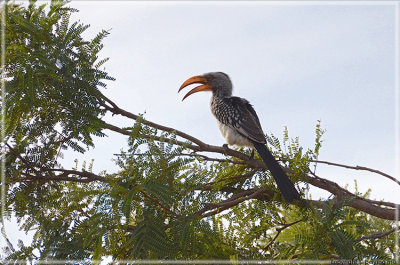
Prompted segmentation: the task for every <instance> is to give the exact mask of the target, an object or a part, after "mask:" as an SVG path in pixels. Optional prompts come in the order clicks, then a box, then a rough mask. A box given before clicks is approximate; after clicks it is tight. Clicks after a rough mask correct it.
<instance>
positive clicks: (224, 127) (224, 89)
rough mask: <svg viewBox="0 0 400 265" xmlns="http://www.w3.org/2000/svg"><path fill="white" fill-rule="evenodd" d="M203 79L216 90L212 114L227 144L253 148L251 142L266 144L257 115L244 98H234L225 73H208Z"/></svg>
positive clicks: (230, 84)
mask: <svg viewBox="0 0 400 265" xmlns="http://www.w3.org/2000/svg"><path fill="white" fill-rule="evenodd" d="M203 77H204V78H205V79H206V80H207V83H208V84H210V85H211V86H212V87H213V88H214V90H213V94H212V97H211V102H210V106H211V112H212V114H213V115H214V116H215V118H216V119H217V122H218V127H219V129H220V131H221V133H222V135H223V136H224V138H225V140H226V142H227V144H229V145H238V146H249V147H253V144H252V142H251V141H250V140H252V141H255V142H258V143H266V141H265V136H264V132H263V130H262V128H261V124H260V121H259V119H258V117H257V113H256V112H255V110H254V109H253V107H252V105H251V104H250V103H249V102H248V101H247V100H246V99H244V98H240V97H232V88H233V87H232V83H231V80H230V78H229V76H228V75H226V74H225V73H221V72H217V73H208V74H204V75H203Z"/></svg>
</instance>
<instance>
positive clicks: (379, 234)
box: [358, 226, 400, 241]
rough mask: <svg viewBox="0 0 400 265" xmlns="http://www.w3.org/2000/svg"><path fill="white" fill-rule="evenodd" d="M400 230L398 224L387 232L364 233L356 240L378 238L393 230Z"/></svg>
mask: <svg viewBox="0 0 400 265" xmlns="http://www.w3.org/2000/svg"><path fill="white" fill-rule="evenodd" d="M398 231H400V226H397V227H395V228H393V229H391V230H389V231H387V232H381V233H374V234H370V235H366V236H362V237H360V238H359V239H358V241H362V240H367V239H378V238H382V237H385V236H388V235H390V234H391V233H393V232H398Z"/></svg>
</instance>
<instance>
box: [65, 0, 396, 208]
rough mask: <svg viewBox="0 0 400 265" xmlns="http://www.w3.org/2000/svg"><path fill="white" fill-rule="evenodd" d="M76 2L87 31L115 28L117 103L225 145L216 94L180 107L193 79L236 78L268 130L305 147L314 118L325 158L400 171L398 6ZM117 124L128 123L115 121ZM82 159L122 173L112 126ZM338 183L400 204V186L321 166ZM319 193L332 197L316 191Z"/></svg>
mask: <svg viewBox="0 0 400 265" xmlns="http://www.w3.org/2000/svg"><path fill="white" fill-rule="evenodd" d="M304 3H305V2H296V3H294V2H286V3H285V4H282V3H279V4H277V3H274V2H258V1H257V2H217V3H213V2H167V3H164V2H134V1H132V2H129V1H121V2H92V1H90V2H81V1H79V2H78V1H73V2H72V3H71V6H72V7H75V8H77V9H79V10H80V12H79V13H77V14H76V15H74V16H73V17H72V19H73V20H77V19H80V20H81V21H82V22H84V23H86V24H91V27H90V29H89V30H88V31H87V33H86V36H88V37H93V36H94V34H95V33H96V32H98V31H100V30H101V29H110V28H111V29H112V30H111V34H110V36H109V37H108V38H107V39H106V40H105V42H104V44H105V47H104V49H103V51H102V55H103V56H104V57H110V61H109V62H107V64H106V70H107V71H108V72H109V74H110V75H112V76H114V77H116V81H115V82H111V83H109V87H108V89H107V90H106V91H105V92H104V93H105V94H106V95H107V96H109V97H110V98H111V99H112V100H113V101H114V102H116V103H117V104H118V105H119V106H120V107H122V108H124V109H126V110H129V111H130V112H133V113H143V112H146V115H145V117H146V118H147V119H149V120H151V121H154V122H157V123H160V124H163V125H166V126H170V127H174V128H177V129H179V130H182V131H185V132H187V133H189V134H192V135H193V136H196V137H197V138H199V139H201V140H204V141H206V142H208V143H210V144H215V145H222V144H223V143H224V140H223V138H222V136H221V135H220V132H219V131H218V128H217V125H216V122H215V120H214V117H213V116H212V115H211V113H210V110H209V98H210V94H207V93H199V94H196V95H194V96H192V97H189V98H188V99H187V100H185V101H184V102H181V99H182V97H183V94H177V90H178V88H179V86H180V85H181V83H182V82H183V81H185V80H186V79H187V78H188V77H191V76H193V75H197V74H202V73H205V72H211V71H223V72H225V73H227V74H228V75H230V77H231V79H232V81H233V84H234V94H235V95H236V96H240V97H244V98H247V99H248V100H249V101H250V102H251V103H252V104H253V105H254V108H255V109H256V111H257V113H258V116H259V117H260V120H261V124H262V126H263V129H264V130H265V131H266V132H268V133H273V134H274V135H276V136H278V137H280V138H281V136H282V130H283V127H284V126H288V128H289V133H290V135H291V136H292V137H295V136H299V137H300V141H301V143H302V144H303V146H304V148H307V147H312V146H313V144H314V128H315V124H316V121H317V120H318V119H321V120H322V127H323V128H325V129H326V130H327V132H326V134H325V136H324V143H323V147H322V150H321V156H320V159H321V160H328V161H332V162H338V163H344V164H348V165H362V166H367V167H371V168H374V169H378V170H381V171H383V172H386V173H388V174H392V175H394V169H395V162H394V139H395V138H394V137H395V136H394V116H395V115H394V110H395V100H394V95H395V88H394V74H395V73H394V62H395V60H394V49H395V43H394V42H395V37H394V36H395V24H394V23H395V17H394V15H395V8H394V5H393V4H390V5H388V4H387V3H388V2H385V3H382V4H371V2H369V3H367V2H365V3H366V4H362V3H361V2H357V4H354V5H351V4H335V3H334V2H327V3H326V4H323V3H321V2H318V3H317V2H308V3H309V4H307V5H304ZM113 120H117V125H120V126H128V125H130V123H126V122H129V121H126V120H124V119H120V118H115V117H113V118H112V119H109V121H113ZM109 136H110V137H108V138H103V139H99V140H98V141H96V144H97V148H96V149H95V150H93V151H90V152H88V153H87V154H86V155H85V156H79V155H78V154H71V153H66V154H65V165H71V164H72V163H71V161H72V160H73V159H74V158H79V159H80V161H81V162H82V160H83V159H86V160H90V159H91V158H95V160H96V161H95V165H94V169H95V171H100V170H103V169H109V170H111V171H112V170H115V169H116V167H115V165H114V164H113V162H112V161H111V159H112V154H113V153H118V152H119V150H120V149H121V148H125V147H126V140H125V139H124V138H123V137H119V136H116V135H115V134H113V133H109ZM317 174H319V175H320V176H321V177H324V178H328V179H329V180H332V181H335V182H337V183H339V184H340V185H345V184H350V186H351V189H350V190H353V179H357V181H358V186H359V190H360V191H362V192H364V191H366V190H367V189H368V188H372V189H373V192H372V198H376V199H386V200H390V201H396V202H400V200H399V196H398V194H399V191H400V187H399V186H397V185H395V184H394V183H393V182H390V181H387V180H385V179H384V178H381V177H378V176H377V175H372V174H366V173H362V172H352V171H349V170H345V169H340V170H339V169H336V168H332V167H324V166H319V168H318V170H317ZM312 194H313V197H314V198H318V197H320V196H322V197H325V198H326V195H327V193H323V192H319V191H317V190H314V191H313V192H312Z"/></svg>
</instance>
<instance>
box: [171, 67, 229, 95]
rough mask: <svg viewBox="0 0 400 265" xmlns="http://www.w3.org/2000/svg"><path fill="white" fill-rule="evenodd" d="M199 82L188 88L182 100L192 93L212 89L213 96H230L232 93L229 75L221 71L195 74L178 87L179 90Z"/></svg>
mask: <svg viewBox="0 0 400 265" xmlns="http://www.w3.org/2000/svg"><path fill="white" fill-rule="evenodd" d="M192 84H201V85H200V86H197V87H195V88H193V89H192V90H190V91H189V92H188V93H187V94H186V95H185V96H184V97H183V99H182V100H184V99H185V98H187V97H188V96H190V95H191V94H193V93H196V92H200V91H212V92H213V94H214V96H218V97H230V96H231V95H232V82H231V79H230V78H229V76H228V75H227V74H225V73H222V72H212V73H206V74H203V75H196V76H193V77H191V78H189V79H188V80H186V81H185V82H184V83H183V84H182V85H181V87H180V88H179V91H178V92H180V91H181V90H182V89H183V88H185V87H187V86H189V85H192Z"/></svg>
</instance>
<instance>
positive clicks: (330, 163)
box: [310, 160, 400, 185]
mask: <svg viewBox="0 0 400 265" xmlns="http://www.w3.org/2000/svg"><path fill="white" fill-rule="evenodd" d="M310 162H315V163H320V164H326V165H330V166H337V167H343V168H348V169H354V170H363V171H369V172H373V173H376V174H379V175H381V176H384V177H385V178H388V179H390V180H392V181H394V182H396V183H397V184H398V185H400V181H399V180H398V179H396V178H395V177H392V176H390V175H389V174H386V173H384V172H382V171H379V170H376V169H372V168H369V167H363V166H348V165H343V164H339V163H333V162H328V161H321V160H310Z"/></svg>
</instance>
